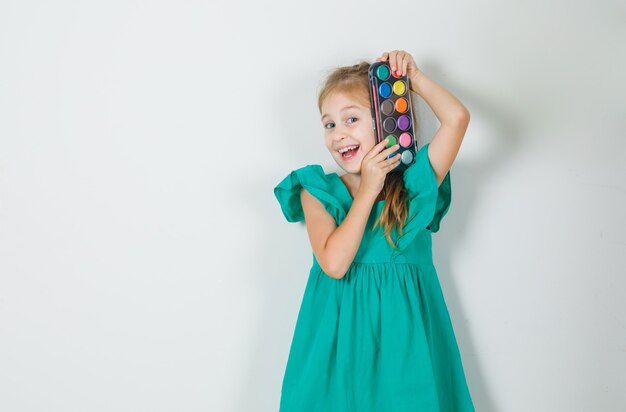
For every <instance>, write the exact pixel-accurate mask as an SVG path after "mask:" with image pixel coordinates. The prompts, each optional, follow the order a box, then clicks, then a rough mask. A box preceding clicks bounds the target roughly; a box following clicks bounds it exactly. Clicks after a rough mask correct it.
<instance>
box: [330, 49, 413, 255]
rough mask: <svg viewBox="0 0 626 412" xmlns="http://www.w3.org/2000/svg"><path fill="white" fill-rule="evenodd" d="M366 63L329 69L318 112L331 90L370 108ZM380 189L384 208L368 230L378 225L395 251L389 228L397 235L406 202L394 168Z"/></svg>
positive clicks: (367, 63)
mask: <svg viewBox="0 0 626 412" xmlns="http://www.w3.org/2000/svg"><path fill="white" fill-rule="evenodd" d="M370 65H371V63H369V62H367V61H361V62H360V63H358V64H355V65H352V66H344V67H337V68H335V69H334V70H332V71H331V72H330V74H329V75H328V77H327V78H326V81H325V83H324V85H323V86H322V88H321V90H320V92H319V96H318V100H317V105H318V109H319V111H320V114H321V112H322V103H323V102H324V100H325V99H326V98H327V97H328V96H329V95H330V94H331V93H337V92H339V93H343V94H346V95H348V96H350V97H351V98H353V99H354V100H356V101H358V102H360V103H361V104H362V105H363V106H366V107H370V108H371V102H370V97H369V79H368V73H367V71H368V69H369V67H370ZM382 192H383V198H384V199H385V203H384V207H383V210H382V212H381V213H380V216H379V217H378V219H377V220H376V223H375V224H374V227H373V228H372V230H374V229H376V227H377V226H381V227H382V228H383V232H384V233H385V237H386V238H387V241H388V242H389V244H390V245H391V246H392V247H393V248H394V249H396V250H397V249H398V247H397V246H396V245H395V244H394V242H393V240H392V239H391V230H392V229H393V227H394V226H396V230H397V232H398V234H399V235H402V228H403V227H404V224H405V222H406V218H407V216H408V201H407V195H406V188H405V187H404V180H403V178H402V173H399V172H397V171H391V172H389V173H387V176H386V177H385V184H384V186H383V190H382Z"/></svg>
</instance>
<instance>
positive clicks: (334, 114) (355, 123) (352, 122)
mask: <svg viewBox="0 0 626 412" xmlns="http://www.w3.org/2000/svg"><path fill="white" fill-rule="evenodd" d="M322 126H323V127H324V142H325V144H326V148H327V149H328V151H329V152H330V154H331V156H332V157H333V158H334V159H335V161H336V162H337V164H338V165H339V166H341V168H342V169H344V170H345V171H346V172H348V173H360V171H361V160H363V157H364V156H365V155H366V154H367V153H368V152H369V151H370V150H371V149H372V147H374V145H375V144H376V142H375V138H374V128H373V123H372V113H371V111H370V108H369V106H363V105H362V104H361V103H359V102H358V101H356V100H355V99H354V98H351V97H350V96H348V95H347V94H345V93H332V94H330V95H329V96H328V97H327V98H326V99H325V100H324V101H323V102H322ZM345 148H350V149H353V150H348V151H345ZM342 152H344V153H342Z"/></svg>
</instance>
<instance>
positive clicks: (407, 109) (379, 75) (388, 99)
mask: <svg viewBox="0 0 626 412" xmlns="http://www.w3.org/2000/svg"><path fill="white" fill-rule="evenodd" d="M368 74H369V83H370V102H371V106H372V121H373V122H374V132H375V136H376V143H380V142H381V141H383V140H384V139H385V138H389V141H388V142H387V144H386V145H385V147H391V146H393V145H395V144H397V143H400V147H399V149H398V151H396V152H394V153H392V154H390V155H389V156H388V157H387V158H390V157H392V156H395V155H396V154H398V153H400V155H401V158H400V163H399V164H398V166H396V168H395V169H393V170H392V172H395V171H404V170H405V169H406V168H407V167H409V166H410V165H411V164H413V162H414V161H415V153H416V152H417V145H416V143H415V132H414V127H413V126H414V123H415V122H414V120H415V119H414V117H413V106H412V104H411V92H410V90H409V79H408V77H407V76H406V75H404V76H397V75H396V74H394V73H393V72H392V71H391V68H390V67H389V64H388V63H387V62H375V63H372V65H371V66H370V68H369V72H368Z"/></svg>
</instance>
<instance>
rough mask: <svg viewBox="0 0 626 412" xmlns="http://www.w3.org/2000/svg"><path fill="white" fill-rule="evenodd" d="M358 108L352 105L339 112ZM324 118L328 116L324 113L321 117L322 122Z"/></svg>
mask: <svg viewBox="0 0 626 412" xmlns="http://www.w3.org/2000/svg"><path fill="white" fill-rule="evenodd" d="M358 108H359V106H357V105H354V104H353V105H350V106H346V107H344V108H343V109H341V110H340V112H345V111H346V110H348V109H358ZM326 116H328V113H324V115H323V116H322V120H324V118H325V117H326Z"/></svg>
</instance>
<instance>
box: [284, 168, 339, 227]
mask: <svg viewBox="0 0 626 412" xmlns="http://www.w3.org/2000/svg"><path fill="white" fill-rule="evenodd" d="M333 187H334V186H333V185H332V182H331V181H330V179H328V176H327V175H326V174H325V173H324V170H323V169H322V166H320V165H307V166H304V167H301V168H300V169H296V170H293V171H292V172H291V173H289V175H287V177H285V178H284V179H283V180H282V181H281V182H280V183H279V184H278V185H277V186H276V187H274V196H276V199H277V200H278V203H279V204H280V207H281V210H282V212H283V215H285V218H286V219H287V221H288V222H300V221H303V220H304V211H303V210H302V203H301V202H300V190H301V189H302V188H305V189H306V190H307V191H308V192H309V193H311V194H312V195H313V196H314V197H315V198H317V199H318V200H319V201H320V202H321V203H322V204H323V205H324V207H325V208H326V210H327V211H328V213H329V214H330V215H331V216H332V217H333V218H335V222H337V225H339V224H340V223H341V222H342V221H343V219H344V218H345V217H346V210H345V209H344V207H343V206H342V205H341V203H340V202H339V199H337V197H336V196H335V195H334V194H333V193H334V192H333Z"/></svg>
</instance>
